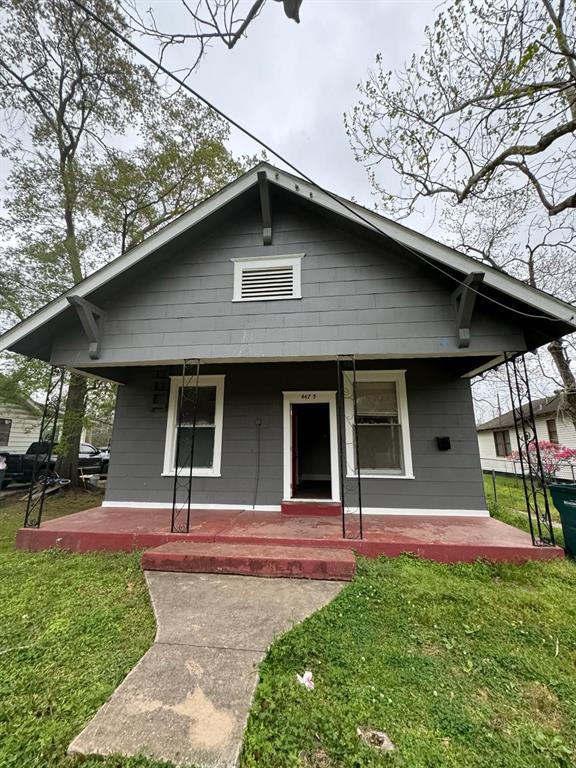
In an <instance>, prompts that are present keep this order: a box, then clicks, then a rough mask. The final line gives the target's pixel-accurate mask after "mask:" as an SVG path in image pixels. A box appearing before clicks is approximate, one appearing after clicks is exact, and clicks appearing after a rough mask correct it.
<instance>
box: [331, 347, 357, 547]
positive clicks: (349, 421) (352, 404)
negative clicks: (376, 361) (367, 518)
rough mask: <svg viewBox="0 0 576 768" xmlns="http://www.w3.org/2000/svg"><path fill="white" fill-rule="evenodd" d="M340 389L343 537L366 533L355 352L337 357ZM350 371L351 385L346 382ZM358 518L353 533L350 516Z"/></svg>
mask: <svg viewBox="0 0 576 768" xmlns="http://www.w3.org/2000/svg"><path fill="white" fill-rule="evenodd" d="M336 373H337V377H338V389H337V396H336V406H337V407H336V410H337V422H338V467H339V470H340V499H341V504H342V538H344V539H347V538H354V539H355V538H360V539H362V538H363V537H364V530H363V520H362V478H361V470H360V443H359V439H358V409H357V389H356V358H355V357H354V355H347V356H339V357H338V358H337V359H336ZM346 373H348V375H349V378H350V384H351V387H350V386H349V387H347V386H346V378H345V376H346ZM350 432H351V434H352V450H353V455H354V461H353V464H352V467H351V471H350V473H349V472H348V469H349V466H348V455H347V448H348V441H347V434H349V433H350ZM350 516H353V517H354V518H356V517H357V518H358V528H357V531H356V530H354V531H352V535H349V533H350V531H349V528H348V518H349V517H350Z"/></svg>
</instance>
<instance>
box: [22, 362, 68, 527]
mask: <svg viewBox="0 0 576 768" xmlns="http://www.w3.org/2000/svg"><path fill="white" fill-rule="evenodd" d="M65 378H66V371H65V369H64V368H59V367H53V368H51V369H50V378H49V380H48V388H47V390H46V399H45V401H44V410H43V411H42V420H41V422H40V434H39V436H38V443H39V446H38V448H39V449H40V450H41V451H42V453H35V454H34V460H33V463H32V476H31V479H30V490H29V491H28V499H27V501H26V512H25V514H24V527H25V528H39V527H40V523H41V522H42V513H43V511H44V500H45V498H46V486H47V485H48V479H49V478H48V476H49V473H50V459H51V457H52V454H53V452H54V442H55V440H56V429H57V427H58V417H59V415H60V405H61V403H62V390H63V387H64V380H65ZM41 472H42V475H41V477H40V481H39V483H36V482H35V481H36V478H37V476H38V474H40V473H41ZM38 485H39V486H40V487H38Z"/></svg>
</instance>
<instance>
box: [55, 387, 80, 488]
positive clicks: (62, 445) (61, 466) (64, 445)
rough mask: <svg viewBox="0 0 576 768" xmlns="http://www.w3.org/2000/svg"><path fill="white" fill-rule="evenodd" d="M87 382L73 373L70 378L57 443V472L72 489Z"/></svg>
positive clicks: (74, 485) (74, 479)
mask: <svg viewBox="0 0 576 768" xmlns="http://www.w3.org/2000/svg"><path fill="white" fill-rule="evenodd" d="M86 390H87V382H86V379H85V378H84V377H83V376H78V374H76V373H73V374H71V376H70V384H69V387H68V395H67V397H66V409H65V411H64V419H63V422H62V434H61V437H60V440H59V441H58V463H57V467H56V469H57V472H58V474H60V475H62V477H66V478H69V479H70V484H71V486H72V488H77V487H78V482H79V481H78V454H79V453H80V439H81V437H82V425H83V421H84V410H85V408H86Z"/></svg>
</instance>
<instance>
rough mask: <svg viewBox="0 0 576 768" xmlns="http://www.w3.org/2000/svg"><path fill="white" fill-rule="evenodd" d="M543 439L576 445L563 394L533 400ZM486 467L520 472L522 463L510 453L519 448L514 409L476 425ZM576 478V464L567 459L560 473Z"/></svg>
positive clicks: (538, 427)
mask: <svg viewBox="0 0 576 768" xmlns="http://www.w3.org/2000/svg"><path fill="white" fill-rule="evenodd" d="M532 408H533V409H534V416H535V420H536V432H537V435H538V440H539V441H543V440H545V441H549V442H551V443H557V444H558V445H562V446H565V447H567V448H576V427H574V424H573V423H572V421H571V419H570V418H569V417H568V416H567V414H565V413H563V412H562V411H561V410H560V395H552V396H551V397H542V398H540V399H539V400H534V401H533V402H532ZM476 430H477V433H478V446H479V448H480V460H481V463H482V469H483V470H484V471H488V472H491V471H492V470H493V469H494V470H496V472H503V473H506V474H517V475H518V474H520V462H518V461H512V460H511V459H510V458H508V457H509V456H510V453H512V451H517V450H518V440H517V438H516V431H515V429H514V419H513V416H512V411H508V412H507V413H503V414H502V415H501V416H497V417H496V418H495V419H490V421H486V422H485V423H484V424H480V425H478V426H477V427H476ZM557 476H558V477H559V478H562V479H564V480H573V481H576V464H575V463H574V462H570V463H569V462H567V463H566V464H565V465H564V466H563V467H562V469H561V470H560V471H559V472H558V475H557Z"/></svg>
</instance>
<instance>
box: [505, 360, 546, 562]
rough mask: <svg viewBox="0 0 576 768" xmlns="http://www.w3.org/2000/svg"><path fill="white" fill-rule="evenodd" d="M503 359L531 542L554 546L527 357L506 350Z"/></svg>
mask: <svg viewBox="0 0 576 768" xmlns="http://www.w3.org/2000/svg"><path fill="white" fill-rule="evenodd" d="M504 359H505V366H506V375H507V378H508V388H509V390H510V400H511V403H512V413H513V416H514V430H515V432H516V439H517V441H518V463H519V464H520V474H521V479H522V483H523V486H524V497H525V499H526V511H527V513H528V521H529V525H530V534H531V536H532V543H533V544H534V546H540V547H543V546H554V543H555V542H554V528H553V527H552V519H551V517H550V501H549V499H548V493H547V490H546V475H545V473H544V467H543V465H542V457H541V455H540V447H539V445H538V434H537V431H536V420H535V418H534V409H533V407H532V398H531V394H530V379H529V376H528V369H527V367H526V358H525V356H524V355H517V356H515V355H512V354H510V353H505V355H504Z"/></svg>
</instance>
